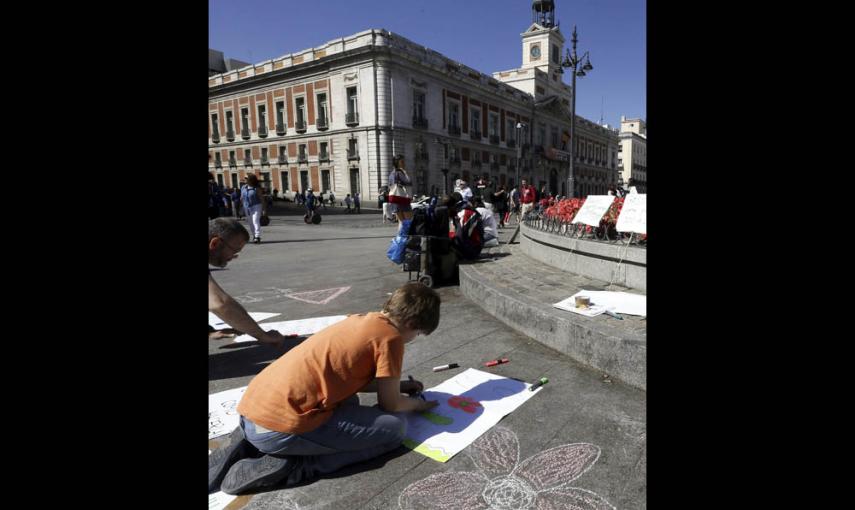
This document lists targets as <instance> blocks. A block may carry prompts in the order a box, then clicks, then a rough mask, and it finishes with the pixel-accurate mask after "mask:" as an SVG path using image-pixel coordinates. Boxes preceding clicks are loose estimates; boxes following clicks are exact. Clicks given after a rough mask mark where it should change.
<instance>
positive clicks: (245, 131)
mask: <svg viewBox="0 0 855 510" xmlns="http://www.w3.org/2000/svg"><path fill="white" fill-rule="evenodd" d="M250 136H252V133H250V132H249V126H247V125H244V126H243V128H241V131H240V137H241V138H243V139H244V140H249V137H250Z"/></svg>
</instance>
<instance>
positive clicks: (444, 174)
mask: <svg viewBox="0 0 855 510" xmlns="http://www.w3.org/2000/svg"><path fill="white" fill-rule="evenodd" d="M433 143H435V144H437V145H442V161H443V163H444V164H445V166H444V167H442V168H441V169H440V170H439V171H440V172H442V178H443V187H442V193H443V195H448V147H447V146H446V144H445V140H444V139H441V138H439V137H436V138H434V139H433Z"/></svg>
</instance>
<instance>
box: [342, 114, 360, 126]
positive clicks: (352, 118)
mask: <svg viewBox="0 0 855 510" xmlns="http://www.w3.org/2000/svg"><path fill="white" fill-rule="evenodd" d="M344 123H345V124H346V125H348V126H355V125H357V124H359V113H358V112H350V113H346V114H344Z"/></svg>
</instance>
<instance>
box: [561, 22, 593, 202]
mask: <svg viewBox="0 0 855 510" xmlns="http://www.w3.org/2000/svg"><path fill="white" fill-rule="evenodd" d="M571 41H572V42H573V54H572V55H571V54H570V50H566V52H567V53H566V54H565V55H564V61H563V62H561V67H566V68H568V69H572V70H573V72H572V84H571V88H572V89H573V97H572V98H571V101H570V169H569V172H568V174H567V196H568V197H569V198H574V197H575V196H576V190H575V189H574V187H573V184H574V180H575V179H576V173H575V170H576V135H575V133H574V132H575V128H576V77H577V76H579V77H582V76H585V72H586V71H591V70H593V69H594V66H592V65H591V58H590V56H589V55H588V52H587V51H586V52H585V53H584V54H583V55H582V56H581V57H578V56H576V42H577V38H576V26H575V25H574V26H573V39H572V40H571ZM583 58H584V59H585V63H584V64H583V65H582V67H581V69H580V68H579V64H580V63H581V62H582V59H583Z"/></svg>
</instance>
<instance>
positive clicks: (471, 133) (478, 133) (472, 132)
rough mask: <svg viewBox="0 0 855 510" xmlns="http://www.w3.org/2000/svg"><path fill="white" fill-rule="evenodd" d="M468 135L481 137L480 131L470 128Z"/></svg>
mask: <svg viewBox="0 0 855 510" xmlns="http://www.w3.org/2000/svg"><path fill="white" fill-rule="evenodd" d="M469 136H471V137H472V138H479V139H480V138H481V132H480V131H475V130H474V129H470V130H469Z"/></svg>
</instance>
